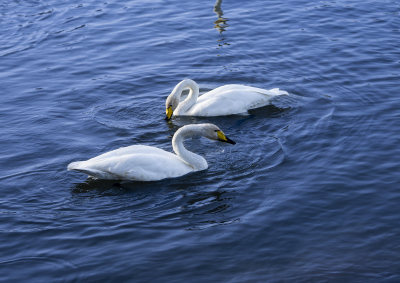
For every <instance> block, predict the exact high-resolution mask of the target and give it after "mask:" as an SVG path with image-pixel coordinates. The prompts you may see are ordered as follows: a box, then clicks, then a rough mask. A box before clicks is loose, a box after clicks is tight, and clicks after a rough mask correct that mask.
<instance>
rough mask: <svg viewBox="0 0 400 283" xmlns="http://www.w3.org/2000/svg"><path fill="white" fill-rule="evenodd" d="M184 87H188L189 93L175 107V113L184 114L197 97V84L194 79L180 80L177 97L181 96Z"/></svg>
mask: <svg viewBox="0 0 400 283" xmlns="http://www.w3.org/2000/svg"><path fill="white" fill-rule="evenodd" d="M185 89H189V94H188V96H187V97H186V99H185V100H183V101H182V102H180V103H179V105H178V107H177V109H176V110H175V112H176V114H180V115H183V114H185V113H186V112H187V111H189V110H190V108H191V107H192V106H193V105H194V104H196V101H197V98H198V97H199V86H198V84H197V83H195V82H194V81H192V80H184V81H182V82H181V84H180V86H179V89H178V91H177V93H178V94H179V98H180V97H181V96H182V92H183V91H184V90H185Z"/></svg>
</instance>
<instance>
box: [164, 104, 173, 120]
mask: <svg viewBox="0 0 400 283" xmlns="http://www.w3.org/2000/svg"><path fill="white" fill-rule="evenodd" d="M172 113H173V111H172V106H169V107H168V108H167V109H165V114H166V117H165V120H167V121H168V120H170V119H171V117H172Z"/></svg>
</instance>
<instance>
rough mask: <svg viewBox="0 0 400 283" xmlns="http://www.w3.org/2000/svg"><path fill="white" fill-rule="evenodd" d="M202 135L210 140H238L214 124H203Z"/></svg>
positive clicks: (227, 141)
mask: <svg viewBox="0 0 400 283" xmlns="http://www.w3.org/2000/svg"><path fill="white" fill-rule="evenodd" d="M202 135H203V136H204V137H206V138H208V139H210V140H216V141H221V142H226V143H230V144H236V142H234V141H233V140H231V139H230V138H228V137H227V136H226V135H225V134H224V132H223V131H222V130H221V129H220V128H218V127H217V126H216V125H214V124H203V125H202Z"/></svg>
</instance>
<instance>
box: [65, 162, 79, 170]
mask: <svg viewBox="0 0 400 283" xmlns="http://www.w3.org/2000/svg"><path fill="white" fill-rule="evenodd" d="M81 163H82V161H75V162H71V163H70V164H68V167H67V170H68V171H71V170H79V164H81Z"/></svg>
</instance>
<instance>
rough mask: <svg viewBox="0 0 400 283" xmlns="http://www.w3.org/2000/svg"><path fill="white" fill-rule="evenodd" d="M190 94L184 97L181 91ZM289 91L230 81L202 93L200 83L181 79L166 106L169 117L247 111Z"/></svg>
mask: <svg viewBox="0 0 400 283" xmlns="http://www.w3.org/2000/svg"><path fill="white" fill-rule="evenodd" d="M185 89H189V95H188V96H187V98H186V99H185V100H183V101H181V95H182V91H184V90H185ZM287 94H288V93H287V92H286V91H284V90H280V89H279V88H274V89H270V90H266V89H262V88H256V87H251V86H245V85H237V84H229V85H224V86H220V87H217V88H216V89H213V90H211V91H209V92H206V93H204V94H203V95H201V96H199V86H198V85H197V84H196V83H195V82H194V81H192V80H189V79H186V80H183V81H181V82H180V83H179V84H177V85H176V87H175V88H174V89H173V91H172V92H171V94H170V95H169V96H168V98H167V100H166V103H165V106H166V114H167V119H170V118H171V116H223V115H232V114H241V113H246V112H247V111H248V110H250V109H254V108H258V107H262V106H265V105H268V104H270V101H271V99H272V98H274V97H276V96H279V95H287Z"/></svg>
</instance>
